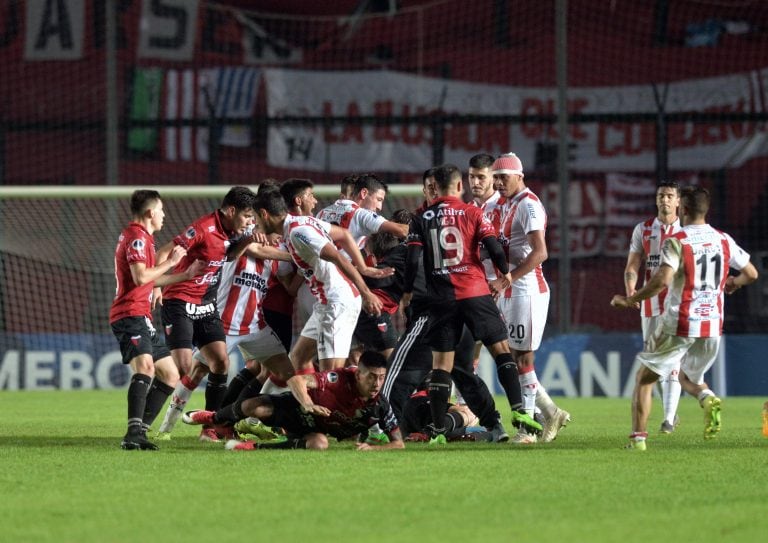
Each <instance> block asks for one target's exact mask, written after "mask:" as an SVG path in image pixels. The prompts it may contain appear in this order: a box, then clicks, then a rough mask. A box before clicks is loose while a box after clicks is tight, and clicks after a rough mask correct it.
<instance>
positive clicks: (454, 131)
mask: <svg viewBox="0 0 768 543" xmlns="http://www.w3.org/2000/svg"><path fill="white" fill-rule="evenodd" d="M265 81H266V87H267V110H268V114H269V115H270V116H274V117H278V118H279V117H280V116H284V115H297V116H351V117H358V116H373V117H380V118H382V119H386V118H391V117H406V118H408V117H415V116H422V117H423V116H425V115H429V114H431V113H434V111H435V107H436V106H437V105H438V104H439V105H440V110H441V112H444V113H446V114H457V115H540V114H543V115H549V114H554V113H556V106H555V98H556V97H555V92H556V90H555V89H554V88H531V87H507V86H502V85H487V84H476V83H467V82H460V81H444V80H441V79H436V78H429V77H419V76H416V75H412V74H404V73H397V72H389V71H387V72H370V71H360V72H328V71H324V72H316V71H309V70H285V69H280V68H273V69H267V70H265ZM766 83H768V68H764V69H761V70H754V71H752V72H744V73H737V74H730V75H725V76H719V77H710V78H703V79H689V80H683V81H675V82H672V83H670V84H669V86H668V87H667V94H666V96H667V100H666V102H665V104H664V108H665V110H666V111H667V112H668V113H685V112H744V113H750V112H755V113H761V112H764V107H765V106H764V104H766V103H768V84H766ZM479 97H482V99H479ZM568 109H569V111H570V112H571V113H574V114H575V113H584V114H590V113H593V114H603V113H604V114H611V113H654V114H655V113H657V110H658V107H657V105H656V101H655V98H654V93H653V87H652V85H650V84H646V85H626V86H614V87H572V88H569V90H568ZM423 124H425V123H421V125H422V126H417V125H414V124H388V123H378V124H377V126H376V127H372V126H368V125H363V124H356V123H346V124H344V123H342V124H336V125H332V126H328V127H326V128H322V127H317V128H315V127H303V126H300V125H298V124H295V125H290V126H288V125H281V124H279V123H275V124H274V125H270V128H269V130H270V134H269V140H268V141H269V143H268V150H267V156H268V160H269V163H270V164H271V165H273V166H279V167H301V168H302V169H309V170H317V171H327V170H330V171H336V172H340V171H349V170H352V169H354V168H356V167H357V166H359V164H360V163H363V162H364V163H366V164H368V166H369V167H370V168H372V169H388V170H391V169H392V168H393V167H395V168H398V169H399V171H414V170H417V171H420V170H421V169H423V166H424V164H428V163H429V162H430V160H431V153H432V133H431V130H429V129H428V128H426V127H424V126H423ZM758 132H760V134H759V135H761V137H760V138H757V139H755V138H754V136H755V135H758ZM668 135H669V145H670V153H669V162H670V164H669V167H670V169H678V170H679V169H689V170H690V169H715V168H721V167H724V166H725V165H728V167H738V166H739V165H741V164H743V163H744V162H745V161H746V160H748V159H749V158H752V157H754V156H764V155H768V137H766V136H767V134H766V128H765V127H761V126H758V125H756V124H755V123H748V122H733V123H729V124H722V123H671V124H670V126H669V129H668ZM444 136H445V158H444V159H445V161H447V162H453V163H457V164H460V163H463V161H465V160H466V156H467V153H477V152H481V151H483V152H487V153H491V154H498V153H500V152H506V151H509V150H510V149H514V150H515V152H516V153H517V154H518V156H520V157H522V159H523V162H524V163H525V164H529V165H530V166H532V167H535V164H536V160H537V146H540V145H541V144H542V142H544V143H546V142H547V141H554V140H556V138H557V130H556V127H555V126H554V125H551V124H541V123H531V122H525V123H509V124H499V125H467V124H461V123H456V124H454V125H451V124H448V125H446V126H445V134H444ZM569 136H570V138H569V139H570V140H571V149H570V151H569V160H570V165H569V167H570V168H571V170H573V171H626V170H632V171H643V170H646V171H648V170H652V169H653V168H654V165H655V162H654V161H655V152H656V143H655V127H654V125H653V123H609V122H605V123H584V124H578V125H576V124H574V125H571V126H570V128H569ZM748 144H749V145H748Z"/></svg>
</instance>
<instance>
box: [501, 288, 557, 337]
mask: <svg viewBox="0 0 768 543" xmlns="http://www.w3.org/2000/svg"><path fill="white" fill-rule="evenodd" d="M496 305H497V306H498V308H499V312H500V313H501V316H502V317H504V322H505V323H506V325H507V332H508V333H509V346H510V347H511V348H512V350H513V351H535V350H536V349H538V348H539V346H540V345H541V338H542V336H543V335H544V327H545V326H546V325H547V312H548V311H549V292H544V293H542V294H535V295H531V296H512V297H511V298H504V297H499V299H498V300H496Z"/></svg>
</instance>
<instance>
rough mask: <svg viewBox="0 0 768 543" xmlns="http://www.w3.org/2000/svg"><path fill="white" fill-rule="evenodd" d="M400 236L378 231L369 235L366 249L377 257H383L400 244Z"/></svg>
mask: <svg viewBox="0 0 768 543" xmlns="http://www.w3.org/2000/svg"><path fill="white" fill-rule="evenodd" d="M400 242H401V240H400V238H398V237H397V236H395V235H393V234H390V233H389V232H381V231H379V232H376V233H375V234H371V235H370V236H368V239H367V240H366V242H365V249H366V251H368V252H369V253H371V254H372V255H373V256H375V257H376V258H383V257H384V256H385V255H386V254H387V253H388V252H389V251H391V250H392V249H394V248H395V247H397V246H398V245H400Z"/></svg>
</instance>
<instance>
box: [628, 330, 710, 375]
mask: <svg viewBox="0 0 768 543" xmlns="http://www.w3.org/2000/svg"><path fill="white" fill-rule="evenodd" d="M719 349H720V337H679V336H671V335H669V334H665V333H663V332H658V333H657V334H655V335H654V336H652V337H651V338H650V340H649V345H648V347H647V348H646V350H644V351H643V352H642V353H640V354H638V355H637V359H638V360H639V361H640V362H641V363H642V364H643V365H644V366H646V367H647V368H648V369H649V370H651V371H653V372H654V373H657V374H659V375H660V376H661V377H667V376H669V374H670V373H672V372H673V371H675V370H677V369H681V370H682V371H684V372H685V375H686V376H687V377H688V379H690V380H691V382H693V383H695V384H697V385H700V384H701V383H703V382H704V374H705V373H707V370H709V368H711V367H712V364H714V363H715V360H716V359H717V352H718V350H719Z"/></svg>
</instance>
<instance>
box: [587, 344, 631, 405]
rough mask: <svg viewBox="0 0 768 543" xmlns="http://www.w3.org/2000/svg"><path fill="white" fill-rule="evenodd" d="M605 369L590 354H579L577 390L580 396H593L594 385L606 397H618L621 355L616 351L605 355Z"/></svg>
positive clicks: (592, 354)
mask: <svg viewBox="0 0 768 543" xmlns="http://www.w3.org/2000/svg"><path fill="white" fill-rule="evenodd" d="M606 365H607V368H603V365H602V364H601V363H600V361H599V360H598V359H597V357H596V356H595V355H594V353H591V352H585V353H581V365H580V368H581V372H580V373H581V379H580V380H579V389H580V392H581V395H582V396H585V397H592V396H595V393H594V384H595V383H597V384H598V385H599V386H600V388H602V389H603V393H605V395H606V396H609V397H611V398H615V397H617V396H618V395H619V388H620V386H619V385H620V383H621V355H620V353H618V352H616V351H610V352H608V353H607V364H606Z"/></svg>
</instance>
